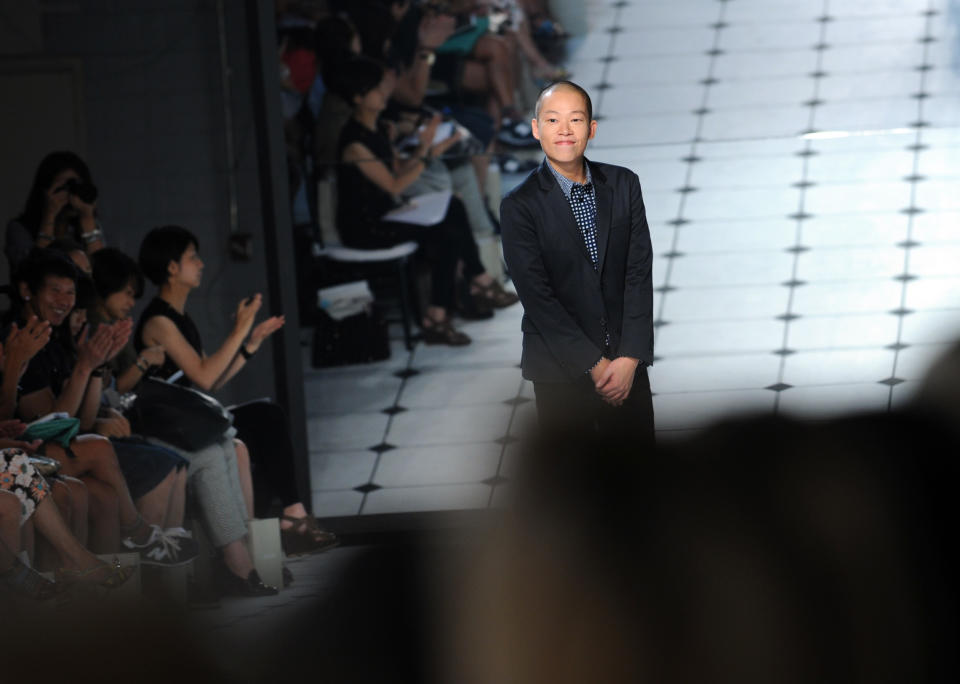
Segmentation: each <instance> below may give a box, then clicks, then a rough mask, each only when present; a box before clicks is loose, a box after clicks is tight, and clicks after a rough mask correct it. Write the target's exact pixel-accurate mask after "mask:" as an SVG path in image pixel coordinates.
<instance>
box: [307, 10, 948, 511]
mask: <svg viewBox="0 0 960 684" xmlns="http://www.w3.org/2000/svg"><path fill="white" fill-rule="evenodd" d="M591 4H592V5H594V6H595V10H594V11H593V13H592V16H593V26H594V27H593V30H592V31H591V32H590V33H589V34H588V35H587V36H586V37H585V38H583V39H582V40H580V41H578V43H579V46H578V49H577V51H576V53H575V54H574V56H573V59H572V60H571V61H570V63H569V66H570V68H571V70H572V71H573V72H574V78H575V80H577V81H579V82H580V83H582V84H583V85H584V86H586V87H587V88H588V89H589V90H590V91H591V92H592V93H593V94H594V102H595V111H596V113H597V114H598V118H599V120H600V128H599V132H598V135H597V138H596V140H595V141H594V144H593V145H592V147H591V149H590V150H589V151H588V154H589V155H590V156H591V157H592V158H593V159H595V160H598V161H606V162H611V163H616V164H621V165H624V166H628V167H630V168H632V169H633V170H635V171H636V172H637V173H638V174H639V176H640V180H641V184H642V185H643V188H644V198H645V202H646V207H647V215H648V218H649V221H650V230H651V235H652V239H653V245H654V250H655V255H656V261H655V268H654V285H655V287H656V295H655V310H656V318H657V331H656V353H657V356H658V359H657V362H656V365H655V367H654V368H653V369H652V370H651V380H652V384H653V390H654V392H655V394H656V396H655V398H654V404H655V410H656V415H657V428H658V431H659V435H660V437H661V438H663V439H669V438H671V437H676V436H681V435H683V434H687V433H688V432H689V431H692V430H696V429H697V428H700V427H702V426H703V425H705V424H706V423H708V422H709V421H711V420H713V419H715V418H716V417H717V416H718V415H721V414H723V413H724V412H729V411H736V410H759V411H771V412H772V411H780V412H787V413H790V414H794V415H798V416H801V417H804V418H809V419H816V418H819V417H823V416H826V415H830V414H831V413H834V412H837V411H845V410H853V409H859V408H866V409H881V410H882V409H886V408H889V407H891V406H896V405H897V404H898V403H899V402H902V401H903V400H904V399H905V398H907V397H908V396H909V394H910V391H911V387H912V386H913V385H914V384H915V383H916V382H917V380H918V379H919V378H921V377H922V375H923V373H924V370H925V368H926V366H927V364H928V363H929V361H930V360H931V358H933V357H934V356H935V355H936V354H937V353H938V352H940V351H941V350H942V349H943V348H944V345H945V344H946V343H947V342H949V341H951V340H953V339H954V338H956V337H957V336H958V335H960V301H958V294H960V191H958V188H960V56H957V55H958V53H957V47H958V46H960V38H958V36H957V26H958V23H960V7H958V3H956V2H951V1H950V0H792V1H787V0H729V1H728V2H719V1H717V0H661V1H659V2H650V1H641V0H630V1H628V2H609V1H603V2H600V1H596V0H594V1H593V2H592V3H591ZM516 180H517V179H513V182H516ZM520 315H521V311H520V310H519V307H514V309H513V310H508V311H506V312H500V313H499V314H498V315H497V316H496V318H494V319H493V320H492V321H488V322H484V323H478V324H471V325H467V326H465V329H466V330H467V331H468V332H469V333H470V334H471V335H472V336H473V337H474V339H475V342H474V344H473V345H472V346H471V347H469V348H467V349H457V350H453V349H446V348H443V349H441V348H434V347H424V346H419V347H417V348H416V349H415V350H414V352H413V353H411V354H407V353H406V352H403V353H401V351H402V348H401V347H399V346H398V347H396V350H397V352H396V353H395V354H394V357H393V358H392V359H391V360H390V361H389V362H386V363H382V364H375V365H369V366H363V367H353V368H345V369H337V370H331V371H323V372H317V371H314V372H311V373H309V374H308V379H307V398H308V403H309V406H308V414H309V416H310V444H311V449H312V485H313V492H314V506H315V512H316V513H317V515H320V516H340V515H354V514H372V513H386V512H400V511H422V510H437V509H450V508H468V507H479V506H486V505H488V504H489V503H490V502H491V501H496V491H497V489H499V488H500V487H501V486H502V485H501V482H502V480H503V479H504V478H506V477H507V476H508V475H509V467H510V455H511V448H510V439H509V438H507V439H504V437H505V436H507V435H509V434H510V428H511V425H516V424H517V422H518V421H519V420H520V419H521V418H522V417H523V416H524V415H525V414H528V413H529V412H530V411H531V406H532V404H531V403H530V402H529V401H527V399H528V398H529V396H530V389H529V387H528V386H526V384H525V383H523V382H522V380H521V378H520V374H519V371H518V369H517V368H516V363H517V361H518V359H519V351H520V333H519V319H520Z"/></svg>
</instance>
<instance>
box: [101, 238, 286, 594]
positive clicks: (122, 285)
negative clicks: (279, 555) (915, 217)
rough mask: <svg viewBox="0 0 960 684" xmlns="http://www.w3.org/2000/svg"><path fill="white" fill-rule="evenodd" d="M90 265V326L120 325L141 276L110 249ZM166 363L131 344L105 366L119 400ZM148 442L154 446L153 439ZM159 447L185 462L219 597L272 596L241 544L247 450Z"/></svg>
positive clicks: (249, 488) (249, 507) (246, 512)
mask: <svg viewBox="0 0 960 684" xmlns="http://www.w3.org/2000/svg"><path fill="white" fill-rule="evenodd" d="M92 261H93V282H94V286H95V287H96V290H97V295H98V301H97V304H96V306H94V307H93V308H91V309H90V310H89V311H88V318H89V320H90V322H91V323H92V324H94V325H101V324H107V325H109V324H111V323H114V322H116V321H120V320H125V319H126V318H128V317H129V315H130V312H131V311H132V310H133V307H134V304H135V303H136V300H137V299H138V298H139V297H140V296H141V295H142V294H143V274H142V273H141V272H140V268H139V267H138V266H137V262H136V261H134V260H133V259H131V258H130V257H129V256H127V255H126V254H124V253H123V252H121V251H120V250H118V249H113V248H110V247H107V248H105V249H102V250H100V251H99V252H97V253H96V254H95V255H94V256H93V259H92ZM165 359H166V355H165V353H164V350H163V347H162V346H161V345H154V346H151V347H148V348H145V349H141V350H140V352H139V353H138V352H137V351H136V349H135V348H134V345H133V342H132V341H131V342H130V343H128V344H127V345H126V346H125V347H124V349H123V350H122V351H121V352H120V353H119V354H118V355H117V356H116V357H115V358H114V359H113V360H112V361H110V362H109V364H108V366H109V368H110V374H111V376H112V378H113V379H112V382H113V383H114V385H113V387H114V389H115V390H116V391H117V392H119V393H120V394H124V393H126V392H130V391H132V390H134V389H135V388H136V386H137V384H138V383H139V382H140V381H141V380H142V379H143V378H144V377H146V375H147V374H148V373H149V371H150V370H151V369H156V368H159V367H160V366H162V365H163V364H164V361H165ZM150 441H152V442H154V443H159V440H155V439H151V440H150ZM164 446H166V447H168V448H170V449H173V450H174V451H176V452H177V453H178V454H180V455H181V456H183V457H184V458H185V459H186V460H187V461H188V462H189V467H188V470H187V478H188V479H187V483H188V485H189V487H190V489H191V490H192V492H193V495H194V497H195V498H196V501H197V504H198V506H199V509H200V516H201V518H202V520H203V523H204V527H205V528H206V530H207V533H208V535H209V536H210V539H211V541H212V542H213V545H214V546H215V547H216V548H217V549H220V550H221V552H222V563H220V564H218V566H217V571H218V578H217V582H218V585H219V589H220V591H221V593H223V594H227V595H235V596H260V595H269V594H276V593H277V589H276V588H274V587H270V586H268V585H265V584H263V582H262V581H261V580H260V577H259V575H257V573H256V571H255V570H254V569H253V561H252V560H251V558H250V554H249V553H248V551H247V547H246V545H245V544H244V538H245V536H246V533H247V526H246V521H247V520H249V519H250V518H252V517H253V484H252V478H251V474H250V460H249V455H248V452H247V449H246V447H245V446H244V445H243V444H242V443H240V442H239V441H237V440H234V439H233V431H228V434H225V435H224V437H223V438H222V439H221V440H220V441H219V442H216V443H214V444H212V445H210V446H209V447H206V448H204V449H200V450H199V451H186V450H183V449H179V448H177V447H175V446H173V445H169V444H165V445H164ZM284 570H286V568H284ZM285 575H286V573H285Z"/></svg>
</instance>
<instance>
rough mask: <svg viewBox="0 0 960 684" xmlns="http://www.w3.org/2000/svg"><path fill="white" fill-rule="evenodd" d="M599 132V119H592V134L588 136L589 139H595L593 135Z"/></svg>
mask: <svg viewBox="0 0 960 684" xmlns="http://www.w3.org/2000/svg"><path fill="white" fill-rule="evenodd" d="M596 134H597V120H596V119H591V120H590V135H588V136H587V140H593V136H595V135H596Z"/></svg>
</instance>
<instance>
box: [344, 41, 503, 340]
mask: <svg viewBox="0 0 960 684" xmlns="http://www.w3.org/2000/svg"><path fill="white" fill-rule="evenodd" d="M336 85H337V87H338V88H340V89H341V90H342V92H341V93H340V94H341V96H342V97H343V98H344V99H345V100H347V101H348V102H350V103H352V105H353V117H352V118H351V119H350V121H348V122H347V124H346V126H344V128H343V131H342V132H341V134H340V155H339V158H340V161H341V162H342V163H343V165H342V166H341V167H340V172H339V177H338V180H337V191H338V200H337V229H338V231H339V232H340V238H341V239H342V240H343V244H345V245H347V246H351V247H358V248H368V249H369V248H383V247H391V246H393V245H396V244H398V243H400V242H405V241H408V240H415V241H416V242H417V243H419V244H420V246H421V248H422V249H423V252H424V254H425V256H426V258H427V260H428V261H429V263H430V268H431V273H432V284H431V289H430V306H428V307H427V310H426V312H425V315H424V317H423V320H422V327H423V337H424V341H425V342H426V343H427V344H449V345H454V346H459V345H464V344H469V343H470V338H469V337H468V336H467V335H465V334H464V333H462V332H460V331H458V330H456V329H454V327H453V325H452V324H451V323H450V318H449V312H450V311H451V310H452V309H453V306H454V302H455V297H456V280H457V270H458V268H459V267H460V264H461V263H462V264H463V276H464V278H465V279H467V280H468V281H469V283H470V285H469V288H470V294H471V295H472V296H473V297H475V298H477V299H478V300H480V301H481V302H483V303H486V304H487V305H492V306H494V307H498V308H500V307H505V306H510V305H511V304H514V303H515V302H516V301H517V298H516V295H513V294H510V293H508V292H505V291H504V290H503V288H501V287H500V285H499V284H498V283H497V282H496V281H495V280H494V279H493V278H492V277H490V275H489V274H488V273H487V272H486V271H485V270H484V268H483V264H482V263H481V262H480V256H479V253H478V250H477V243H476V241H475V240H474V237H473V233H472V232H471V231H470V226H469V223H468V221H467V217H466V212H465V211H464V208H463V203H462V202H461V201H460V200H459V199H457V198H456V197H453V198H451V200H450V205H449V207H448V209H447V213H446V215H445V216H444V217H443V219H442V220H441V222H440V223H438V224H436V225H433V226H421V225H414V224H408V223H400V222H396V221H386V220H383V215H384V214H386V213H387V212H388V211H390V210H391V209H393V208H394V207H395V206H396V203H395V202H394V199H393V197H394V196H395V195H399V194H401V193H402V192H403V190H404V189H405V188H406V187H408V186H409V185H410V184H411V183H413V182H414V181H415V180H416V179H417V178H418V177H419V176H420V174H421V173H422V172H423V170H424V168H426V162H425V161H424V158H425V157H427V156H428V155H429V154H431V149H432V143H433V136H434V135H435V133H436V130H437V125H438V124H439V119H437V118H435V119H433V120H432V121H431V123H430V124H429V125H428V127H427V129H426V130H425V131H424V132H423V133H422V134H421V136H420V148H419V149H418V150H417V154H416V155H415V156H414V157H412V158H410V159H407V160H403V161H399V160H397V159H396V158H395V156H394V152H393V147H392V146H391V144H390V140H389V138H388V137H387V136H386V135H385V134H383V133H381V132H380V131H379V130H378V129H377V119H378V118H379V116H380V112H382V111H383V109H384V107H385V106H386V103H387V99H388V98H389V96H390V89H391V83H390V79H389V78H388V76H387V73H386V71H385V70H384V68H383V66H381V65H380V64H378V63H377V62H374V61H372V60H369V59H365V58H356V59H353V60H349V61H347V62H345V63H344V64H343V65H342V67H341V69H340V78H338V80H337V84H336Z"/></svg>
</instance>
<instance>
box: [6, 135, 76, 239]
mask: <svg viewBox="0 0 960 684" xmlns="http://www.w3.org/2000/svg"><path fill="white" fill-rule="evenodd" d="M70 178H75V179H77V180H79V181H81V182H83V183H86V184H90V185H92V184H93V178H92V177H91V175H90V169H89V167H88V166H87V164H86V162H84V161H83V160H82V159H81V158H80V157H79V156H78V155H77V154H75V153H73V152H68V151H59V152H51V153H50V154H48V155H47V156H46V157H44V158H43V160H42V161H41V162H40V165H39V166H38V167H37V171H36V173H35V174H34V176H33V185H31V186H30V193H29V194H28V195H27V202H26V204H25V205H24V208H23V213H22V214H20V216H19V217H18V219H19V221H20V222H21V223H22V224H23V225H24V226H25V227H26V228H27V230H29V231H30V232H32V233H33V234H34V235H36V233H37V231H38V230H39V228H40V218H41V216H42V215H43V207H44V204H45V202H46V193H47V190H49V189H51V188H52V187H54V185H60V184H62V183H64V182H67V181H68V180H69V179H70Z"/></svg>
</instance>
